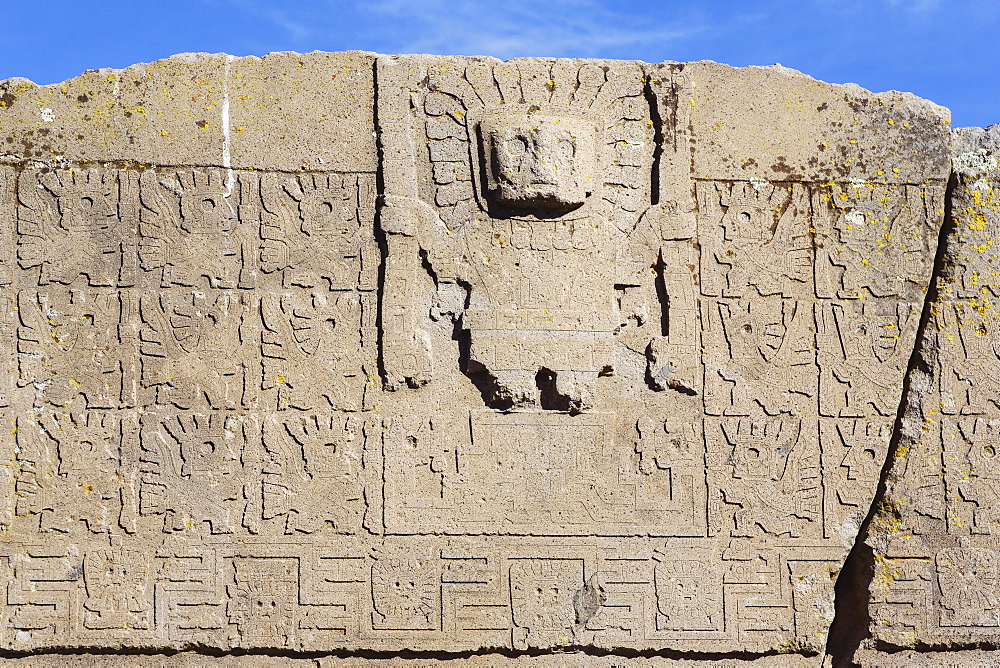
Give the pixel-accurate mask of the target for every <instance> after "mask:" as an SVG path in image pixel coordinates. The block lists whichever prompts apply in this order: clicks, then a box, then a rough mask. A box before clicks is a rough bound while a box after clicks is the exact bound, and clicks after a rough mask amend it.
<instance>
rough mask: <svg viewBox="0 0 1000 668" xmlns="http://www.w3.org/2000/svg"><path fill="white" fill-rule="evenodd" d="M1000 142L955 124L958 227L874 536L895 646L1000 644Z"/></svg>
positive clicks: (876, 603) (882, 625)
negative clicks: (999, 575) (999, 450)
mask: <svg viewBox="0 0 1000 668" xmlns="http://www.w3.org/2000/svg"><path fill="white" fill-rule="evenodd" d="M998 140H1000V126H992V127H991V128H989V129H987V130H982V129H979V128H962V129H958V130H956V131H955V141H954V146H955V148H954V151H955V154H954V160H953V162H954V175H953V178H954V182H953V187H952V189H951V198H950V215H951V227H950V228H949V232H948V235H947V238H946V240H945V242H944V248H943V252H942V260H941V270H940V272H939V274H938V275H937V277H936V279H935V292H936V294H935V295H934V301H933V303H932V304H930V305H929V318H928V320H927V327H926V331H925V332H924V335H923V337H922V339H921V342H920V346H919V348H918V360H917V364H916V365H915V366H914V368H913V369H912V370H911V371H910V379H909V383H908V385H909V392H908V394H907V397H906V400H905V401H906V403H905V413H904V415H903V420H902V429H901V433H900V440H899V445H898V447H897V450H896V453H895V458H894V460H893V464H892V468H891V470H890V471H889V475H888V479H887V489H886V493H885V499H884V500H883V503H882V507H881V508H880V509H879V512H878V514H877V515H876V516H875V518H874V520H873V523H872V526H871V529H870V531H869V537H868V542H869V544H871V545H872V547H873V548H874V550H875V575H874V579H873V582H872V585H871V592H872V604H873V607H872V633H873V636H874V638H875V639H876V640H877V641H880V642H882V643H884V644H886V645H894V646H903V647H913V646H916V645H918V644H919V645H921V646H938V645H940V646H952V645H957V646H966V647H976V646H977V645H978V646H981V644H982V643H990V644H995V643H997V642H998V641H1000V602H998V599H997V595H998V593H1000V591H998V589H997V587H998V582H997V569H998V561H997V559H998V553H997V551H996V550H997V547H998V544H997V541H996V536H997V534H998V532H1000V523H998V520H1000V516H998V515H997V511H998V508H1000V505H998V504H1000V485H998V475H1000V468H998V462H997V460H996V453H997V450H996V448H997V447H998V443H997V426H998V425H1000V405H998V402H1000V398H998V385H997V370H998V368H1000V357H998V355H997V350H998V348H997V340H998V336H1000V334H998V332H1000V328H998V322H1000V320H998V318H1000V316H998V314H997V305H996V299H997V296H998V295H1000V279H998V276H1000V273H998V270H1000V261H998V260H997V253H998V251H997V249H996V248H995V246H994V241H995V240H996V239H997V237H998V235H1000V212H998V211H1000V210H998V193H1000V190H997V189H996V187H997V183H998V180H1000V170H998V168H997V159H998V157H1000V151H998V150H997V149H998Z"/></svg>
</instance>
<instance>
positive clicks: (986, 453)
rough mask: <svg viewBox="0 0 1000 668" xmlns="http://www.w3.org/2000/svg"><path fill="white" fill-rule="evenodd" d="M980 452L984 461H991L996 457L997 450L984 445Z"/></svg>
mask: <svg viewBox="0 0 1000 668" xmlns="http://www.w3.org/2000/svg"><path fill="white" fill-rule="evenodd" d="M982 452H983V457H984V458H985V459H993V458H994V457H996V456H997V450H996V448H994V447H993V446H992V445H984V446H983V451H982Z"/></svg>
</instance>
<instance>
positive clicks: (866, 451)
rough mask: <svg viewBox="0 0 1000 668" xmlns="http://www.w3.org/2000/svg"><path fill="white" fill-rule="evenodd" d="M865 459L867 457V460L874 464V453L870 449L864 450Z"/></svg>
mask: <svg viewBox="0 0 1000 668" xmlns="http://www.w3.org/2000/svg"><path fill="white" fill-rule="evenodd" d="M865 457H867V458H868V459H870V460H871V461H873V462H874V461H875V451H874V450H872V449H871V448H865Z"/></svg>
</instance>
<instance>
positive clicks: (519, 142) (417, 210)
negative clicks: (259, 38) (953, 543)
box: [0, 53, 995, 653]
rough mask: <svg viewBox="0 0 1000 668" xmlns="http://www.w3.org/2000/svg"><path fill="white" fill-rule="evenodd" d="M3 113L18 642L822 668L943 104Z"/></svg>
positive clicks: (598, 74)
mask: <svg viewBox="0 0 1000 668" xmlns="http://www.w3.org/2000/svg"><path fill="white" fill-rule="evenodd" d="M0 88H2V92H3V95H4V96H3V98H2V99H4V100H5V103H4V104H5V106H3V107H0V146H5V148H3V151H4V154H3V155H2V162H0V234H2V235H4V241H5V243H0V319H2V320H3V324H2V327H0V337H2V338H0V364H2V365H3V370H4V371H5V373H4V374H0V420H2V423H3V428H2V429H0V439H2V440H3V443H4V445H3V449H2V450H0V452H2V453H3V455H2V456H3V457H4V465H3V467H0V476H3V477H4V481H5V484H4V486H3V488H2V489H3V490H5V491H4V492H3V496H2V497H0V525H2V527H3V531H4V533H3V540H2V541H0V561H2V563H3V566H4V569H3V570H2V571H0V573H2V574H3V578H4V579H2V580H0V586H2V587H4V588H5V592H6V596H5V597H3V598H2V599H0V600H2V604H0V621H2V622H3V623H2V624H0V643H2V647H3V648H5V649H6V650H9V651H16V652H29V651H34V650H48V649H52V648H57V647H59V648H61V647H66V648H107V647H128V648H144V649H152V650H155V649H167V648H176V647H206V648H217V649H219V650H228V649H232V648H243V649H248V650H263V649H273V650H276V649H282V650H304V651H310V652H323V651H334V650H340V651H352V650H372V651H385V652H391V651H401V650H407V649H414V650H425V651H453V652H457V651H472V650H484V649H488V648H507V649H510V650H538V649H550V648H560V647H591V648H597V649H599V650H601V651H614V650H622V651H635V650H644V651H659V650H670V651H693V652H705V653H735V652H768V653H773V652H804V653H815V652H822V651H823V649H824V646H825V644H826V635H827V631H828V627H829V624H830V621H831V619H832V616H833V599H834V590H833V587H834V582H835V580H836V578H837V575H838V573H839V571H840V569H841V567H842V565H843V562H844V559H845V557H846V555H847V553H848V551H849V550H850V548H851V546H852V545H853V543H854V540H855V537H856V535H857V532H858V529H859V526H860V525H861V523H862V520H863V519H864V517H865V515H866V514H867V512H868V509H869V507H870V505H871V501H872V499H873V497H874V494H875V490H876V486H877V484H878V481H879V473H880V468H881V466H882V462H883V461H884V460H885V458H886V453H887V449H888V447H889V441H890V438H891V435H892V432H893V422H894V420H895V416H896V412H897V408H898V406H899V402H900V393H901V387H902V383H903V377H904V374H905V371H906V368H907V363H908V360H909V358H910V354H911V350H912V348H913V344H914V341H915V338H916V335H917V329H918V323H919V322H920V316H921V311H922V307H923V303H924V299H925V292H926V290H927V287H928V283H929V281H930V277H931V272H932V269H933V264H934V251H935V248H936V243H937V238H938V233H939V229H940V226H941V224H942V220H943V216H944V202H943V197H944V189H945V185H946V181H947V178H948V172H949V163H948V151H949V142H950V136H949V133H948V127H947V118H946V111H945V110H943V109H941V108H938V107H935V106H934V105H932V104H930V103H928V102H925V101H923V100H919V99H917V98H914V97H912V96H908V95H904V94H899V93H887V94H872V93H869V92H867V91H864V90H862V89H860V88H857V87H856V86H833V85H829V84H824V83H821V82H818V81H815V80H813V79H811V78H809V77H806V76H804V75H801V74H799V73H797V72H793V71H791V70H787V69H784V68H780V67H774V68H746V69H734V68H731V67H727V66H724V65H718V64H715V63H689V64H683V63H663V64H657V65H651V64H646V63H639V62H630V61H597V60H543V59H518V60H513V61H508V62H502V61H498V60H494V59H489V58H459V57H454V58H438V57H429V56H420V57H389V56H375V55H373V54H362V53H344V54H321V53H316V54H309V55H297V54H276V55H272V56H268V57H266V58H264V59H257V58H245V59H242V58H241V59H235V58H232V57H227V56H207V55H186V56H179V57H175V58H173V59H169V60H167V61H161V62H158V63H153V64H150V65H137V66H135V67H132V68H129V69H127V70H122V71H114V72H112V71H97V72H91V73H87V74H85V75H82V76H81V77H80V78H78V79H75V80H73V81H69V82H66V83H64V84H59V85H55V86H46V87H37V86H34V85H33V84H30V82H26V81H24V80H9V81H7V82H5V83H3V84H0ZM977 243H979V242H977ZM983 243H985V242H983ZM976 266H977V267H978V265H976ZM968 280H969V281H972V284H973V285H974V284H975V279H973V278H969V279H968ZM942 317H944V316H942ZM952 317H954V318H962V317H965V316H964V315H963V313H961V312H956V313H955V314H954V315H953V316H952ZM977 322H978V321H977ZM985 326H989V325H988V324H987V325H985ZM983 355H986V353H982V355H980V357H982V356H983ZM986 357H988V355H986ZM969 359H970V363H971V366H974V367H976V369H973V370H970V371H969V372H968V373H967V374H966V376H968V377H974V378H987V379H988V377H989V372H988V367H983V366H980V365H979V364H978V361H977V362H971V358H969ZM977 359H978V358H977ZM963 368H964V367H963ZM970 368H971V367H970ZM977 373H978V374H979V375H976V374H977ZM966 376H962V375H961V374H959V375H957V376H956V377H955V379H953V381H954V382H953V384H954V385H955V387H956V388H958V386H959V385H961V383H966V385H968V386H969V387H966V385H962V387H964V388H965V390H963V391H967V395H963V397H962V398H961V399H959V398H957V397H956V399H955V401H956V402H959V403H960V401H968V402H971V403H970V404H969V405H973V404H975V405H979V406H985V407H986V409H987V410H988V407H989V405H992V404H990V403H989V402H990V398H989V393H988V392H985V393H984V392H983V389H982V388H981V387H980V383H981V382H986V383H988V382H990V381H988V380H985V381H974V382H972V383H971V385H970V384H969V383H968V382H966ZM989 387H992V386H989ZM977 388H978V389H977ZM956 391H957V389H956ZM976 402H978V403H976ZM956 405H958V403H956ZM962 405H966V404H962ZM994 408H995V407H994ZM953 413H954V415H953V417H950V418H949V419H953V420H955V421H957V422H962V421H968V419H969V418H973V419H972V426H971V427H969V429H973V430H974V429H975V428H976V426H975V425H977V424H979V422H977V421H976V420H979V421H980V422H982V424H983V425H985V426H983V427H982V428H983V429H989V428H990V427H989V424H990V423H989V421H988V419H986V418H979V417H975V416H973V414H972V413H969V414H968V416H967V415H966V413H963V412H962V411H961V410H957V411H954V412H953ZM976 415H979V414H978V413H977V414H976ZM968 433H969V434H970V435H971V434H972V433H973V432H972V431H970V432H968ZM956 434H958V435H959V436H957V437H955V438H965V434H966V432H965V431H961V430H959V431H956ZM945 447H950V448H959V444H958V443H957V441H956V442H955V444H954V445H946V446H945ZM962 470H964V469H962ZM955 475H956V476H958V475H961V472H960V471H959V470H958V469H956V473H955ZM956 484H958V483H956ZM964 484H965V485H966V486H967V487H969V485H970V484H971V485H972V487H969V489H972V488H973V487H975V489H976V490H978V491H976V492H968V494H980V495H982V494H986V495H988V494H989V491H988V484H986V483H982V482H979V483H975V482H973V483H964ZM984 485H985V487H984ZM983 489H986V490H987V491H982V490H983ZM966 498H967V499H968V500H967V501H966V505H965V506H963V508H964V510H963V511H962V512H964V513H965V514H966V515H967V516H968V523H969V524H970V525H973V524H975V523H979V524H975V526H979V525H980V524H983V525H984V526H985V525H988V523H989V522H990V521H991V520H990V519H989V518H990V515H989V512H990V511H989V510H988V509H987V510H982V509H980V510H978V511H977V510H976V508H977V507H979V508H982V507H981V506H977V504H976V503H975V502H974V499H975V498H977V497H974V496H968V495H967V497H966ZM981 498H986V497H981ZM970 501H971V502H970ZM941 512H944V511H943V510H942V511H941ZM942 517H943V515H942ZM962 517H965V515H963V516H962ZM981 542H982V541H981ZM955 549H965V548H964V547H959V548H955ZM970 549H972V548H970ZM975 549H976V550H979V551H980V552H982V553H983V554H984V555H985V554H987V553H988V550H987V549H986V548H985V547H980V546H979V543H976V547H975ZM977 554H978V553H977ZM930 558H931V559H934V558H935V557H934V556H931V557H930ZM936 558H938V559H940V558H941V557H940V556H938V557H936ZM988 558H992V557H985V556H984V557H983V559H988ZM924 559H925V561H926V559H927V557H924ZM990 563H992V562H990ZM939 577H940V576H939ZM963 610H964V609H963ZM955 614H956V615H959V616H961V615H968V614H972V613H966V612H960V613H955ZM983 614H986V613H983ZM956 619H958V618H956ZM961 620H965V621H968V620H967V619H966V617H961V619H960V620H959V621H961Z"/></svg>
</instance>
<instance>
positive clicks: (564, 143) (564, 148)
mask: <svg viewBox="0 0 1000 668" xmlns="http://www.w3.org/2000/svg"><path fill="white" fill-rule="evenodd" d="M574 155H576V144H574V143H573V140H572V139H560V140H559V143H558V144H557V145H556V157H557V158H558V159H559V160H564V161H567V162H568V161H570V160H572V159H573V156H574Z"/></svg>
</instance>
